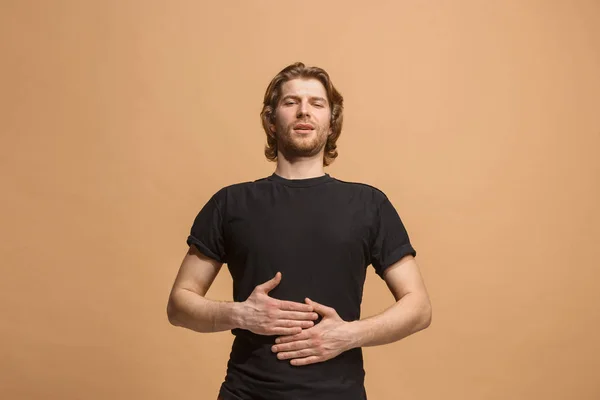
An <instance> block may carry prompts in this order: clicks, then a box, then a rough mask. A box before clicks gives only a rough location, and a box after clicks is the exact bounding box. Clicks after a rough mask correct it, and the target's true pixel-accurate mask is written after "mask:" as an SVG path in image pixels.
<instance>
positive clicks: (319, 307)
mask: <svg viewBox="0 0 600 400" xmlns="http://www.w3.org/2000/svg"><path fill="white" fill-rule="evenodd" d="M306 302H307V303H308V304H310V305H311V306H313V308H314V310H315V311H316V312H318V313H319V314H321V315H322V316H324V317H326V316H333V315H337V312H336V311H335V310H334V309H333V308H331V307H327V306H325V305H323V304H320V303H317V302H316V301H312V300H311V299H309V298H308V297H307V298H306Z"/></svg>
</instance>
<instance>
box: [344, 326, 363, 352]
mask: <svg viewBox="0 0 600 400" xmlns="http://www.w3.org/2000/svg"><path fill="white" fill-rule="evenodd" d="M348 337H349V341H350V348H349V350H350V349H354V348H358V347H363V346H364V344H365V342H366V341H367V339H366V338H367V326H366V324H365V322H364V321H362V320H356V321H351V322H348Z"/></svg>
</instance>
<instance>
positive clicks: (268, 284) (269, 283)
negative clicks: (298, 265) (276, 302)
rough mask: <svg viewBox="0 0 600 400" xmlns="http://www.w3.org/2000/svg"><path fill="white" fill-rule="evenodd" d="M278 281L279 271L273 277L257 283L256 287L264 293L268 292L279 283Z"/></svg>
mask: <svg viewBox="0 0 600 400" xmlns="http://www.w3.org/2000/svg"><path fill="white" fill-rule="evenodd" d="M279 282H281V272H277V273H276V274H275V276H274V277H273V279H270V280H268V281H266V282H265V283H262V284H260V285H258V286H257V287H256V288H257V289H259V290H261V291H262V292H264V293H269V292H270V291H271V290H273V289H275V288H276V287H277V285H279Z"/></svg>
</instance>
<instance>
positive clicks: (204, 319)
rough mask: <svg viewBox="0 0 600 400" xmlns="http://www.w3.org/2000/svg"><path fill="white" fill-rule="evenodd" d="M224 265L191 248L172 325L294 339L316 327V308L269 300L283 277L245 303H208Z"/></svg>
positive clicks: (171, 308)
mask: <svg viewBox="0 0 600 400" xmlns="http://www.w3.org/2000/svg"><path fill="white" fill-rule="evenodd" d="M222 265H223V264H222V263H220V262H218V261H215V260H213V259H211V258H209V257H206V256H205V255H204V254H202V253H200V252H199V251H198V249H197V248H196V247H195V246H190V248H189V250H188V252H187V254H186V256H185V258H184V259H183V262H182V263H181V267H180V268H179V272H178V273H177V277H176V278H175V283H174V284H173V288H172V289H171V294H170V295H169V302H168V304H167V315H168V317H169V322H171V324H173V325H175V326H181V327H184V328H188V329H191V330H194V331H196V332H219V331H226V330H230V329H235V328H241V329H247V330H249V331H251V332H254V333H257V334H260V335H292V334H296V333H298V332H301V331H302V328H310V327H312V326H313V325H314V322H313V321H314V320H315V319H317V318H318V315H317V314H316V313H314V312H312V311H313V307H312V306H310V305H308V304H302V303H294V302H290V301H282V300H277V299H274V298H272V297H269V296H268V293H269V291H271V290H273V289H274V288H275V287H276V286H277V285H278V284H279V282H280V281H281V273H277V274H276V275H275V277H274V278H273V279H271V280H269V281H267V282H265V283H263V284H261V285H258V286H257V287H256V288H255V289H254V291H253V292H252V294H251V295H250V297H248V299H247V300H246V301H244V302H230V301H215V300H210V299H207V298H206V297H204V296H205V295H206V292H207V291H208V289H209V288H210V286H211V285H212V283H213V281H214V280H215V278H216V276H217V274H218V273H219V271H220V269H221V267H222Z"/></svg>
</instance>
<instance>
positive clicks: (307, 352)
mask: <svg viewBox="0 0 600 400" xmlns="http://www.w3.org/2000/svg"><path fill="white" fill-rule="evenodd" d="M314 355H315V349H302V350H298V351H286V352H283V353H277V358H278V359H280V360H289V359H291V358H303V357H309V356H314Z"/></svg>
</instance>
